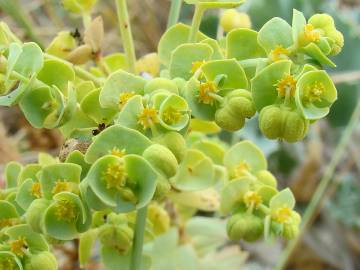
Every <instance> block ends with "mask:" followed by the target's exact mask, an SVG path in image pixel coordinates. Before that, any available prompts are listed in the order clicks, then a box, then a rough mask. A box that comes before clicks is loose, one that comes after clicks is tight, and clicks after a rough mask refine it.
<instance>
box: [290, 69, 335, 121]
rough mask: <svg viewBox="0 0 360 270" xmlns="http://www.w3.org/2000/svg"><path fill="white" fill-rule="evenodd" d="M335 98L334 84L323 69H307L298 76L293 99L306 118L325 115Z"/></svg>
mask: <svg viewBox="0 0 360 270" xmlns="http://www.w3.org/2000/svg"><path fill="white" fill-rule="evenodd" d="M336 99H337V91H336V88H335V85H334V83H333V82H332V80H331V78H330V77H329V75H328V74H327V73H326V72H325V71H323V70H316V71H309V72H307V73H305V74H303V75H302V76H301V77H300V78H299V80H298V83H297V90H296V94H295V100H296V104H297V107H298V108H299V109H300V111H301V112H302V114H303V116H304V117H305V118H306V119H309V120H317V119H320V118H323V117H325V116H326V115H327V114H328V113H329V111H330V106H331V105H332V104H333V103H334V102H335V101H336Z"/></svg>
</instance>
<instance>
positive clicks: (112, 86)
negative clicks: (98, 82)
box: [99, 70, 146, 110]
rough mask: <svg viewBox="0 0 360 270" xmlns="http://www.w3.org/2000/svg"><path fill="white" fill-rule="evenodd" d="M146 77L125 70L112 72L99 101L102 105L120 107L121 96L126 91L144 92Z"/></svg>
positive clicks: (112, 107) (113, 107) (115, 108)
mask: <svg viewBox="0 0 360 270" xmlns="http://www.w3.org/2000/svg"><path fill="white" fill-rule="evenodd" d="M145 82H146V81H145V79H143V78H142V77H140V76H136V75H133V74H130V73H128V72H126V71H123V70H118V71H116V72H114V73H112V74H111V75H110V76H109V77H108V78H107V79H106V81H105V84H104V87H103V88H102V90H101V92H100V97H99V101H100V104H101V106H102V107H104V108H109V109H114V110H117V109H119V96H120V94H121V93H124V92H134V93H136V94H143V93H144V86H145Z"/></svg>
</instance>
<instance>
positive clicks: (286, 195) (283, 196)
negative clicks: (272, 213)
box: [269, 188, 295, 210]
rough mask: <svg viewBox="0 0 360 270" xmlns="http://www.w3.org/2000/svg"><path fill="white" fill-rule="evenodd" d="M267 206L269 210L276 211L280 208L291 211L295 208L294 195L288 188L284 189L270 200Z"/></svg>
mask: <svg viewBox="0 0 360 270" xmlns="http://www.w3.org/2000/svg"><path fill="white" fill-rule="evenodd" d="M269 206H270V208H271V210H276V209H278V208H280V207H288V208H290V209H293V208H294V206H295V198H294V195H293V193H292V192H291V190H290V189H289V188H286V189H284V190H282V191H280V192H279V193H277V194H276V195H275V196H274V197H272V198H271V200H270V203H269Z"/></svg>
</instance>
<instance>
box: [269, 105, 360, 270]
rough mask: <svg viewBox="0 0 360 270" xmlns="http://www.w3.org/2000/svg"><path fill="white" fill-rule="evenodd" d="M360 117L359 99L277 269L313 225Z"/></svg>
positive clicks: (280, 267) (284, 263) (288, 257)
mask: <svg viewBox="0 0 360 270" xmlns="http://www.w3.org/2000/svg"><path fill="white" fill-rule="evenodd" d="M359 118H360V101H358V103H357V106H356V108H355V110H354V112H353V114H352V116H351V119H350V122H349V124H348V125H347V127H346V129H345V131H344V132H343V135H342V137H341V139H340V142H339V144H338V145H337V147H336V149H335V153H334V155H333V158H332V159H331V161H330V163H329V165H328V166H327V168H326V170H325V173H324V176H323V178H322V179H321V181H320V184H319V186H318V188H317V189H316V191H315V194H314V195H313V197H312V199H311V201H310V203H309V205H308V207H307V209H306V211H305V213H304V216H303V222H302V225H301V228H300V233H299V235H298V236H297V237H296V238H295V239H293V240H292V241H291V242H289V244H288V245H287V247H286V248H285V250H284V252H283V254H282V256H281V258H280V260H279V261H278V264H277V265H276V267H275V269H276V270H282V269H285V267H286V265H287V263H288V260H289V259H290V257H291V255H292V254H293V252H294V250H295V249H296V247H297V245H298V243H299V242H300V240H301V238H302V237H303V235H304V233H305V231H306V230H307V228H308V227H309V226H310V225H311V223H312V221H313V219H314V216H315V214H316V213H317V210H318V208H319V205H320V204H321V202H322V201H323V199H324V198H323V197H324V195H325V192H326V190H327V187H328V186H329V184H330V183H331V180H332V179H333V175H334V172H335V169H336V166H337V164H338V163H339V162H340V160H341V158H342V156H343V155H344V153H345V151H346V147H347V145H348V143H349V141H350V139H351V134H352V133H353V131H354V129H355V128H356V126H357V123H358V121H359Z"/></svg>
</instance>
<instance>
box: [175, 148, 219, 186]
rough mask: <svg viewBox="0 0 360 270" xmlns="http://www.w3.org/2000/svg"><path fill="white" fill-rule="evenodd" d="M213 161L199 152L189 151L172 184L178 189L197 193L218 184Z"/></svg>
mask: <svg viewBox="0 0 360 270" xmlns="http://www.w3.org/2000/svg"><path fill="white" fill-rule="evenodd" d="M217 180H218V179H216V178H215V168H214V164H213V162H212V160H211V159H210V158H209V157H207V156H206V155H205V154H203V153H202V152H200V151H199V150H195V149H189V150H187V152H186V155H185V157H184V159H183V160H182V162H181V163H180V164H179V168H178V170H177V173H176V175H175V176H174V177H172V178H171V179H170V183H171V185H172V186H174V187H175V188H176V189H179V190H183V191H197V190H201V189H206V188H209V187H211V186H213V185H215V184H216V182H217Z"/></svg>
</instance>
